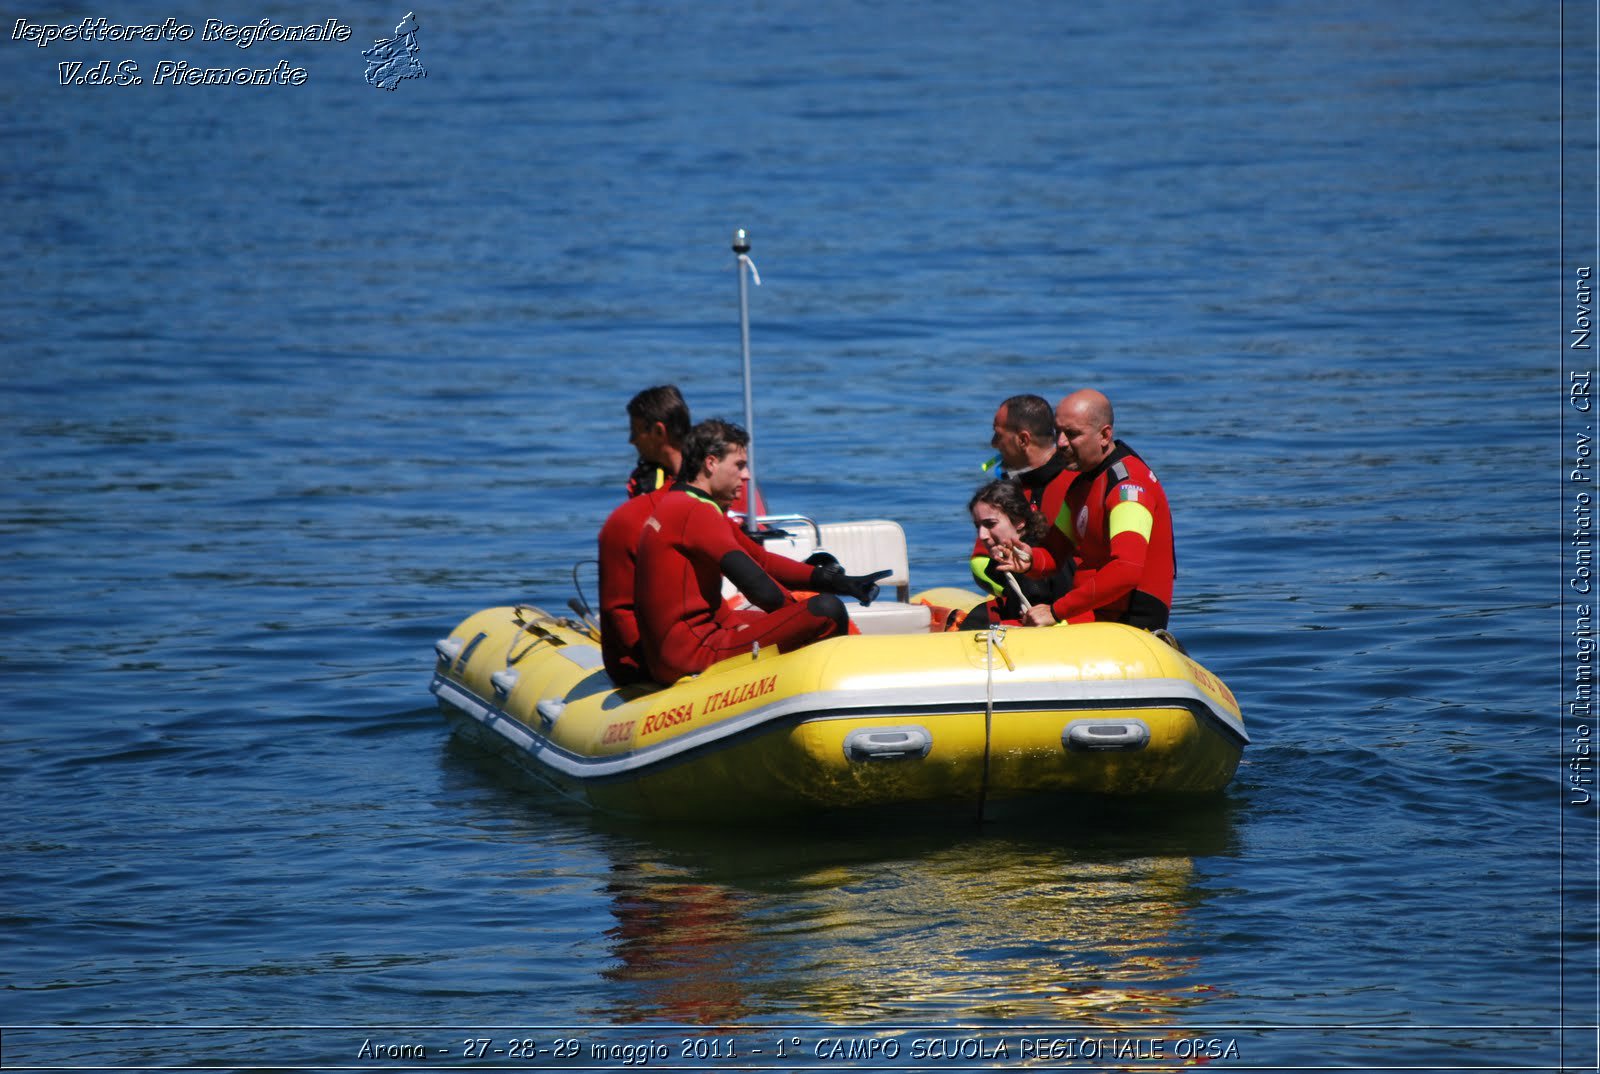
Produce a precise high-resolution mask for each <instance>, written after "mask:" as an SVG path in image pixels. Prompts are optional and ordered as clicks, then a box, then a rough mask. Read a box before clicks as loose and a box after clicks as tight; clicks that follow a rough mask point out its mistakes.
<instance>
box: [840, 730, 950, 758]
mask: <svg viewBox="0 0 1600 1074" xmlns="http://www.w3.org/2000/svg"><path fill="white" fill-rule="evenodd" d="M932 748H933V735H931V734H930V733H929V732H928V729H927V728H926V727H861V728H857V729H856V730H854V731H851V732H850V733H849V734H848V735H846V736H844V755H845V757H846V758H848V759H849V760H852V761H899V760H904V759H907V758H912V757H926V756H927V755H928V751H929V750H931V749H932Z"/></svg>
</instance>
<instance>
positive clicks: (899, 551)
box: [722, 518, 927, 633]
mask: <svg viewBox="0 0 1600 1074" xmlns="http://www.w3.org/2000/svg"><path fill="white" fill-rule="evenodd" d="M783 529H784V532H786V533H787V534H788V535H789V536H787V537H776V538H773V539H771V540H767V541H763V542H762V543H761V546H762V547H763V548H765V549H766V550H767V551H768V552H775V553H777V554H778V555H780V556H788V557H789V558H790V559H799V560H803V559H805V558H806V557H807V556H809V555H810V554H811V553H813V552H815V551H818V550H819V549H820V550H822V551H824V552H828V553H830V554H831V555H832V556H833V558H835V559H837V560H838V561H839V565H840V566H842V567H843V568H844V570H845V573H846V574H872V573H873V572H875V571H883V570H886V571H889V572H890V573H889V575H888V577H886V578H882V579H880V580H879V582H878V587H879V588H880V589H882V590H883V592H884V595H885V596H888V595H889V594H890V593H893V594H894V595H895V598H896V599H897V600H898V601H899V602H900V603H902V604H906V603H907V602H909V601H910V599H911V564H910V559H909V557H908V555H907V553H906V531H905V530H904V529H902V528H901V527H900V523H898V522H895V521H893V520H892V519H887V518H874V519H867V520H865V521H862V522H824V523H822V524H821V525H820V526H818V527H816V529H815V530H813V529H812V527H811V526H809V525H806V526H790V525H785V526H783ZM819 536H820V537H821V540H820V541H819V540H818V539H817V538H818V537H819ZM737 592H738V590H737V589H735V588H734V585H733V583H732V582H730V581H728V580H727V579H726V578H724V579H723V580H722V595H723V596H724V597H731V596H733V595H734V594H735V593H737ZM876 606H877V602H874V604H873V607H876ZM850 618H852V619H854V618H855V609H854V607H853V606H852V610H851V614H850ZM926 628H927V623H926V622H924V623H923V629H926ZM862 630H863V632H865V630H866V628H865V627H863V628H862ZM874 633H903V631H900V630H892V631H874Z"/></svg>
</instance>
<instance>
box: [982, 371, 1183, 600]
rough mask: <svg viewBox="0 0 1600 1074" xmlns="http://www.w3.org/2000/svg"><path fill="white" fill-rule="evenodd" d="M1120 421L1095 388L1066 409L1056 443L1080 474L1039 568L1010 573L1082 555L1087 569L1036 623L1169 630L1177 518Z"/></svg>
mask: <svg viewBox="0 0 1600 1074" xmlns="http://www.w3.org/2000/svg"><path fill="white" fill-rule="evenodd" d="M1112 420H1113V418H1112V411H1111V401H1110V400H1108V399H1107V398H1106V397H1105V396H1104V395H1102V394H1100V393H1099V392H1097V391H1093V390H1090V389H1085V390H1084V391H1079V392H1074V393H1073V394H1071V395H1069V396H1067V397H1066V398H1065V399H1063V400H1061V403H1060V405H1058V406H1057V407H1056V443H1057V446H1058V449H1059V450H1060V452H1061V453H1062V455H1063V456H1064V457H1065V460H1066V463H1067V466H1068V467H1069V468H1071V469H1072V470H1073V471H1075V474H1074V476H1073V477H1072V480H1071V483H1070V484H1069V485H1068V486H1067V490H1066V497H1065V500H1064V502H1063V504H1062V507H1061V510H1060V512H1059V513H1058V514H1057V516H1056V518H1055V524H1054V526H1052V527H1051V533H1050V536H1049V537H1048V538H1047V539H1046V541H1045V546H1044V548H1043V549H1036V550H1034V555H1033V561H1032V562H1031V563H1027V562H1010V563H1009V566H1010V567H1011V568H1030V573H1032V574H1040V573H1044V572H1047V571H1049V570H1050V569H1052V568H1053V567H1054V565H1055V564H1056V563H1058V562H1060V561H1061V559H1062V558H1063V557H1066V556H1072V557H1074V558H1075V559H1076V560H1077V571H1076V573H1075V574H1074V576H1073V579H1072V588H1071V589H1070V590H1069V591H1068V592H1067V593H1066V594H1065V595H1063V596H1061V597H1059V598H1058V599H1056V600H1055V601H1053V602H1052V603H1050V604H1036V605H1034V606H1033V607H1032V608H1030V609H1029V610H1028V611H1027V612H1026V613H1025V614H1024V615H1023V621H1024V622H1026V623H1029V624H1030V625H1033V626H1048V625H1049V624H1051V623H1055V622H1069V621H1083V620H1086V619H1090V618H1093V619H1109V620H1114V621H1117V622H1123V623H1129V624H1131V625H1133V626H1137V627H1142V628H1144V629H1145V630H1161V629H1164V628H1165V627H1166V625H1167V620H1168V616H1169V614H1170V609H1171V606H1172V580H1173V575H1174V574H1175V573H1176V558H1175V553H1174V546H1173V537H1172V513H1171V511H1170V510H1169V509H1168V506H1167V495H1166V492H1165V491H1164V490H1163V489H1162V487H1161V482H1160V481H1158V480H1157V479H1156V475H1155V474H1154V473H1153V472H1152V471H1151V469H1150V467H1149V466H1147V465H1146V464H1145V461H1144V460H1143V459H1141V458H1140V457H1139V456H1138V455H1137V454H1136V453H1135V452H1134V450H1133V449H1132V448H1130V447H1129V446H1128V445H1127V444H1124V443H1123V442H1122V441H1120V440H1118V439H1116V436H1115V434H1114V433H1113V430H1112ZM1000 561H1001V558H1000V557H999V556H997V557H996V562H997V563H999V562H1000Z"/></svg>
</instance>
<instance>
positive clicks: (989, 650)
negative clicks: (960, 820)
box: [978, 627, 1017, 823]
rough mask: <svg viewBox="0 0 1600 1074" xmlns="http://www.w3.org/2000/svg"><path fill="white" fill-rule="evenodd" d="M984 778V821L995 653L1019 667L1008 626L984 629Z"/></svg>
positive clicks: (981, 787)
mask: <svg viewBox="0 0 1600 1074" xmlns="http://www.w3.org/2000/svg"><path fill="white" fill-rule="evenodd" d="M982 637H983V667H984V682H983V778H982V781H981V782H980V783H979V785H978V821H979V823H982V821H983V808H984V805H985V804H986V803H987V802H988V799H989V749H990V744H991V741H992V738H993V734H994V654H995V651H996V650H999V652H1000V658H1001V659H1002V660H1004V661H1005V662H1006V667H1008V668H1010V669H1011V670H1012V671H1015V670H1016V669H1017V667H1016V665H1015V664H1013V663H1012V662H1011V654H1010V653H1008V652H1006V628H1005V627H990V628H989V629H988V630H985V631H983V633H982Z"/></svg>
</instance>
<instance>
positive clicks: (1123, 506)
mask: <svg viewBox="0 0 1600 1074" xmlns="http://www.w3.org/2000/svg"><path fill="white" fill-rule="evenodd" d="M1107 521H1108V522H1109V523H1110V529H1111V536H1112V537H1113V538H1115V537H1116V536H1117V535H1118V534H1122V533H1137V534H1138V535H1139V536H1140V537H1143V538H1144V539H1145V540H1146V541H1148V540H1149V539H1150V531H1151V530H1153V529H1155V528H1156V516H1155V515H1152V514H1151V513H1150V508H1148V507H1146V506H1145V505H1144V504H1142V503H1140V502H1139V501H1138V500H1123V501H1122V502H1121V503H1119V504H1117V505H1116V506H1115V507H1113V508H1112V509H1111V514H1110V515H1109V516H1108V518H1107Z"/></svg>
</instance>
